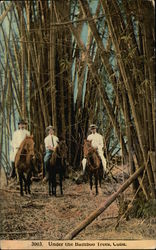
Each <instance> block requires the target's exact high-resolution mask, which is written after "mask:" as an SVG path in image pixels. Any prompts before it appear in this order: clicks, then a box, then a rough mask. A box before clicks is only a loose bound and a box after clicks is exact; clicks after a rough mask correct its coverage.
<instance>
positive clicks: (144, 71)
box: [0, 0, 156, 200]
mask: <svg viewBox="0 0 156 250" xmlns="http://www.w3.org/2000/svg"><path fill="white" fill-rule="evenodd" d="M154 8H155V7H154V2H153V1H152V0H146V1H143V0H135V1H133V0H127V1H124V0H121V1H119V0H111V1H110V0H97V1H87V0H85V1H83V0H78V1H74V0H73V1H72V0H71V1H70V0H68V1H63V0H59V1H57V0H56V1H48V0H47V1H46V0H45V1H41V0H36V1H27V0H25V1H7V2H5V1H2V2H1V3H0V9H1V12H0V28H1V30H0V54H1V59H0V84H1V85H0V91H1V103H0V104H1V132H0V140H1V164H2V165H5V166H9V141H10V138H11V135H12V131H13V130H14V129H15V128H16V126H17V121H18V118H19V117H22V118H24V119H26V120H28V123H29V129H30V130H31V133H32V134H33V135H34V138H35V144H36V148H37V150H39V149H40V145H41V144H43V140H44V137H45V128H46V126H48V125H50V124H53V125H54V127H55V129H56V131H55V132H56V134H57V135H58V137H63V138H65V139H66V142H67V145H68V160H69V163H70V165H72V167H73V168H75V169H77V168H79V167H80V162H81V159H82V144H83V139H84V138H85V137H86V136H87V133H88V126H89V124H90V123H96V124H97V125H98V127H99V131H100V132H101V133H102V134H103V136H104V142H105V149H104V150H105V154H106V157H107V160H108V161H110V160H111V159H112V157H113V156H114V155H115V152H117V151H118V150H119V149H121V152H122V157H123V160H124V163H128V166H129V171H130V174H133V173H134V172H135V171H136V170H137V169H138V168H140V167H142V166H144V174H142V176H139V178H138V179H137V180H136V181H135V182H134V183H133V189H134V191H136V190H137V188H138V187H139V188H141V189H142V191H143V194H144V196H145V198H146V199H147V200H148V199H150V198H156V189H155V187H156V179H155V171H156V169H155V168H156V166H155V161H154V160H150V159H151V158H150V155H154V151H155V139H156V132H155V113H156V108H155V100H156V99H155V98H156V95H155V85H154V79H155V74H154V56H155V55H154ZM152 159H153V158H152ZM6 169H7V167H6Z"/></svg>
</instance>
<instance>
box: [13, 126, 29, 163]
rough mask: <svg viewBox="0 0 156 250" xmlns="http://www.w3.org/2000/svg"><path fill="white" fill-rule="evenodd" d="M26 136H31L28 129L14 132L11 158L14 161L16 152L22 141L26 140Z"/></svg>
mask: <svg viewBox="0 0 156 250" xmlns="http://www.w3.org/2000/svg"><path fill="white" fill-rule="evenodd" d="M26 136H30V132H29V131H28V130H26V129H18V130H16V131H15V132H14V133H13V136H12V141H11V143H10V144H11V146H12V150H11V152H10V160H11V161H14V160H15V156H16V153H17V151H18V149H19V147H20V145H21V143H22V142H23V141H24V139H25V138H26Z"/></svg>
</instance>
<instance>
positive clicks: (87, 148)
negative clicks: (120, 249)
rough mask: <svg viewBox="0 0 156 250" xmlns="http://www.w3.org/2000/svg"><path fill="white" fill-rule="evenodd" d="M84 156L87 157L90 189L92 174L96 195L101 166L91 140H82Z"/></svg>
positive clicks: (101, 172) (101, 173) (100, 176)
mask: <svg viewBox="0 0 156 250" xmlns="http://www.w3.org/2000/svg"><path fill="white" fill-rule="evenodd" d="M83 152H84V157H85V158H86V159H87V170H88V172H89V178H90V189H91V190H92V187H93V182H92V176H93V175H94V178H95V188H96V195H97V194H98V182H99V184H100V187H101V179H102V175H103V167H102V164H101V160H100V158H99V156H98V153H97V150H96V149H95V148H93V147H92V145H91V141H88V140H84V149H83Z"/></svg>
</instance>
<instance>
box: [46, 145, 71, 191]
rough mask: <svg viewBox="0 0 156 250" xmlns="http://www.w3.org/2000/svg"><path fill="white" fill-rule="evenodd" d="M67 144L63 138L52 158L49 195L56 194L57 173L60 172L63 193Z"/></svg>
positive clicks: (49, 169)
mask: <svg viewBox="0 0 156 250" xmlns="http://www.w3.org/2000/svg"><path fill="white" fill-rule="evenodd" d="M66 159H67V145H66V142H65V140H61V141H60V142H59V143H58V145H57V146H56V148H55V151H54V152H53V153H52V155H51V158H50V164H49V168H48V173H49V195H55V196H56V174H59V182H60V183H59V184H60V193H61V195H63V188H62V180H63V176H65V171H66Z"/></svg>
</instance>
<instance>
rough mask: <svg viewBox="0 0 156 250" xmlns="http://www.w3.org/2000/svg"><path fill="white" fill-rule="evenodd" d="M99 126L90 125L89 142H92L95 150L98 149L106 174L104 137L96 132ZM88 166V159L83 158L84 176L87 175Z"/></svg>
mask: <svg viewBox="0 0 156 250" xmlns="http://www.w3.org/2000/svg"><path fill="white" fill-rule="evenodd" d="M96 129H97V126H96V125H95V124H91V125H90V131H91V134H90V135H89V136H88V137H87V140H88V141H91V145H92V147H93V148H95V149H97V152H98V155H99V157H100V159H101V162H102V166H103V170H104V173H105V172H106V159H105V157H104V155H103V137H102V135H100V134H99V133H97V132H96ZM86 164H87V159H86V158H83V160H82V166H83V174H84V173H85V169H86Z"/></svg>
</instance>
